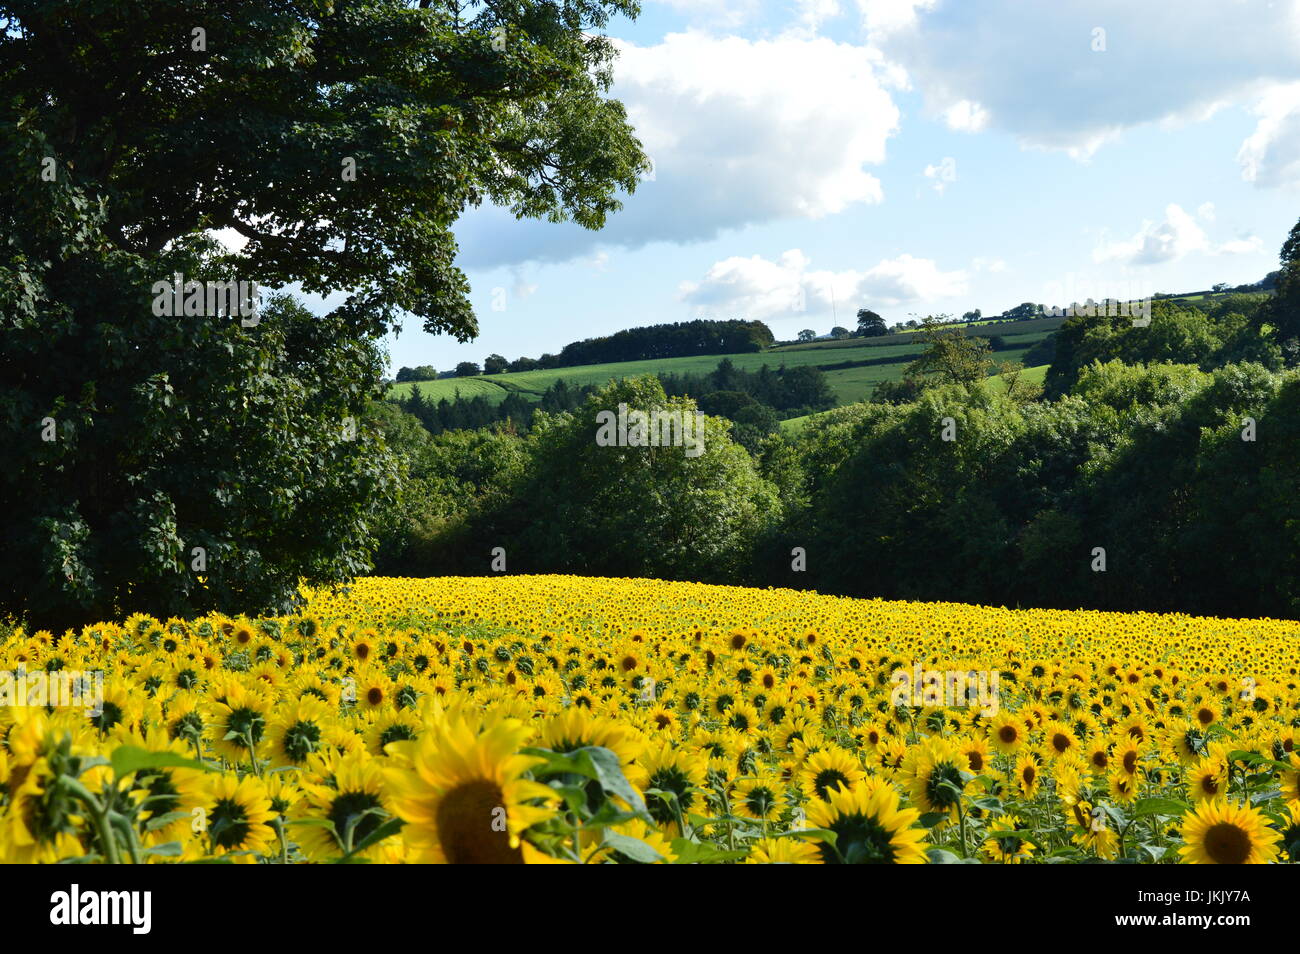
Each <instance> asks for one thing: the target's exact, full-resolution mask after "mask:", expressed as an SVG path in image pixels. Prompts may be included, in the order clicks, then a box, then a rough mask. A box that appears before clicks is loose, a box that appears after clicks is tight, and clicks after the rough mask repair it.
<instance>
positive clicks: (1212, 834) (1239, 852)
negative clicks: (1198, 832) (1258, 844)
mask: <svg viewBox="0 0 1300 954" xmlns="http://www.w3.org/2000/svg"><path fill="white" fill-rule="evenodd" d="M1205 853H1206V854H1207V855H1209V856H1210V858H1212V859H1213V860H1214V861H1215V863H1216V864H1221V865H1241V864H1245V863H1246V859H1247V858H1249V857H1250V836H1249V835H1248V834H1246V833H1245V832H1244V831H1242V830H1241V829H1240V828H1238V827H1237V826H1236V825H1233V824H1231V823H1229V822H1219V824H1217V825H1213V826H1211V828H1210V830H1209V831H1207V832H1206V833H1205Z"/></svg>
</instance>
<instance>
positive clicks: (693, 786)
mask: <svg viewBox="0 0 1300 954" xmlns="http://www.w3.org/2000/svg"><path fill="white" fill-rule="evenodd" d="M640 765H641V769H642V771H643V772H644V776H643V777H644V778H645V779H646V788H648V789H649V788H657V789H659V790H660V791H662V792H666V793H669V794H671V795H673V796H675V799H676V803H677V808H678V809H680V812H681V817H682V818H685V817H686V813H687V812H688V811H689V810H690V809H691V808H693V807H694V806H695V805H696V804H697V801H698V800H699V789H701V788H702V787H703V786H704V781H705V772H706V766H707V763H706V761H705V760H704V759H703V758H701V757H700V756H699V755H693V754H691V753H688V752H685V751H683V750H681V749H674V748H673V747H672V746H670V745H667V744H665V743H659V744H654V745H652V746H651V747H650V748H649V749H648V750H647V751H646V753H645V754H644V755H643V756H642V757H641V760H640ZM646 808H647V809H648V810H649V812H650V815H651V817H652V818H654V820H655V821H656V822H658V823H659V824H660V825H661V826H663V827H664V828H666V829H667V830H668V831H669V832H671V833H672V834H673V836H674V837H677V836H678V835H679V834H680V830H679V827H678V825H677V818H678V815H677V811H675V810H674V808H673V805H672V803H671V802H670V801H668V800H666V799H664V798H662V797H659V798H652V799H650V800H649V801H648V802H647V804H646Z"/></svg>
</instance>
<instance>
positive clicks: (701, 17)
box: [653, 0, 759, 29]
mask: <svg viewBox="0 0 1300 954" xmlns="http://www.w3.org/2000/svg"><path fill="white" fill-rule="evenodd" d="M653 2H654V3H656V4H658V5H661V6H665V7H671V8H672V9H673V10H675V11H676V12H678V13H680V14H682V15H683V16H687V17H690V19H691V20H692V21H693V22H695V23H700V24H706V25H708V26H712V27H718V28H726V29H731V28H733V27H738V26H740V25H741V24H743V23H746V22H747V21H749V20H751V19H753V17H754V15H755V14H756V13H757V12H758V6H759V4H758V0H653Z"/></svg>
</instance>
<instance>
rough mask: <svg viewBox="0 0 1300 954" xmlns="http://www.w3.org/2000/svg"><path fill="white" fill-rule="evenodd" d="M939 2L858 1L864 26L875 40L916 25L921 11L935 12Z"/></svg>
mask: <svg viewBox="0 0 1300 954" xmlns="http://www.w3.org/2000/svg"><path fill="white" fill-rule="evenodd" d="M938 2H939V0H858V11H859V12H860V13H861V14H862V25H863V27H864V28H865V29H866V31H867V33H868V34H870V35H872V36H873V38H879V37H881V36H884V35H886V34H889V33H895V32H897V31H899V30H906V29H908V28H909V27H913V26H915V25H916V15H917V12H918V11H921V10H933V9H934V7H935V6H936V5H937V4H938Z"/></svg>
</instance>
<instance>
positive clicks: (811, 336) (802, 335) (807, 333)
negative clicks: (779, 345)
mask: <svg viewBox="0 0 1300 954" xmlns="http://www.w3.org/2000/svg"><path fill="white" fill-rule="evenodd" d="M799 340H800V341H816V340H817V332H815V331H813V330H812V329H811V328H805V329H804V330H803V331H801V332H799Z"/></svg>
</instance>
